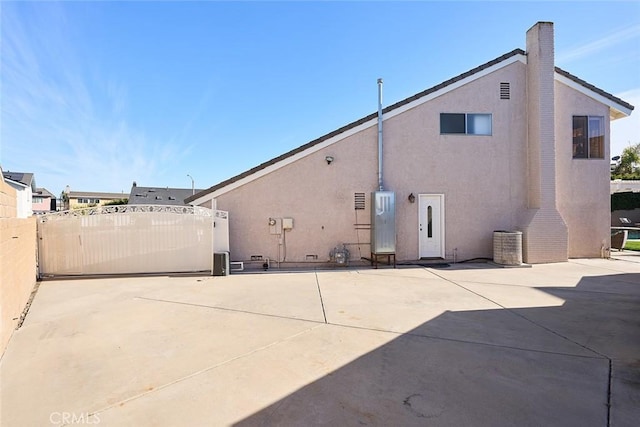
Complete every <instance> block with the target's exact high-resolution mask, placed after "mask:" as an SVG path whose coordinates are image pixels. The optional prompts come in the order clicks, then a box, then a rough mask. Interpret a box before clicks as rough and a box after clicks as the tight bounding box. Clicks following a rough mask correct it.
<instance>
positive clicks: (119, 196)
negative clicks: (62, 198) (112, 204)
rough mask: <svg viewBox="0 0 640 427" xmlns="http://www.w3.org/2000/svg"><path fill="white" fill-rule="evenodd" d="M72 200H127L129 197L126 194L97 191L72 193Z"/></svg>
mask: <svg viewBox="0 0 640 427" xmlns="http://www.w3.org/2000/svg"><path fill="white" fill-rule="evenodd" d="M69 198H70V199H78V198H92V199H126V198H127V195H126V194H124V193H99V192H96V191H93V192H91V191H70V192H69Z"/></svg>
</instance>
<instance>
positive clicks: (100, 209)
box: [38, 205, 226, 222]
mask: <svg viewBox="0 0 640 427" xmlns="http://www.w3.org/2000/svg"><path fill="white" fill-rule="evenodd" d="M136 212H157V213H171V214H184V215H198V216H204V217H211V216H213V215H214V213H213V211H212V210H211V209H208V208H203V207H201V206H175V205H174V206H171V205H113V206H93V207H90V208H82V209H72V210H68V211H60V212H52V213H48V214H44V215H38V221H39V222H47V221H53V220H58V219H62V218H69V217H76V216H77V217H83V216H87V215H105V214H118V213H136ZM218 212H224V211H218ZM225 214H226V212H225ZM216 216H218V214H216Z"/></svg>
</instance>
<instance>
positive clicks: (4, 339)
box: [0, 181, 36, 354]
mask: <svg viewBox="0 0 640 427" xmlns="http://www.w3.org/2000/svg"><path fill="white" fill-rule="evenodd" d="M0 184H1V188H0V196H1V197H0V212H1V213H2V215H1V218H0V325H1V326H0V354H2V353H4V349H5V347H6V345H7V343H8V342H9V338H11V334H12V333H13V331H14V329H15V327H16V324H17V322H18V319H19V318H20V314H21V313H22V311H23V310H24V308H25V305H26V303H27V301H28V299H29V295H30V294H31V291H32V289H33V286H34V285H35V282H36V219H35V218H34V217H30V218H15V216H16V209H15V204H16V198H15V195H14V194H12V193H13V192H12V191H11V190H13V189H12V188H11V187H9V185H8V184H6V183H5V182H4V181H2V182H1V183H0ZM11 216H13V217H11Z"/></svg>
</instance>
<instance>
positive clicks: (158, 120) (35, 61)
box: [0, 1, 640, 194]
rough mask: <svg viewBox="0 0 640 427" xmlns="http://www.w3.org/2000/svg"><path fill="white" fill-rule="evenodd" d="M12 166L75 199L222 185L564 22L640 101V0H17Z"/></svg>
mask: <svg viewBox="0 0 640 427" xmlns="http://www.w3.org/2000/svg"><path fill="white" fill-rule="evenodd" d="M0 8H1V9H0V14H1V24H2V39H1V41H0V43H1V44H0V48H1V67H2V68H1V69H0V83H1V87H0V90H1V91H0V94H1V99H0V102H1V122H0V126H1V129H0V143H1V145H0V164H1V165H2V168H3V169H4V170H12V171H24V172H34V173H35V174H36V181H37V184H38V186H42V187H46V188H47V189H48V190H49V191H51V192H53V193H54V194H60V192H61V191H62V190H63V189H64V187H65V186H66V185H67V184H68V185H69V186H70V187H71V189H72V190H76V191H109V192H121V191H124V192H125V193H128V192H129V190H130V188H131V183H132V181H134V180H135V181H137V183H138V185H141V186H168V187H184V188H188V187H190V186H191V181H190V179H189V178H188V177H187V174H190V175H191V176H193V178H194V179H195V184H196V187H197V188H207V187H209V186H211V185H214V184H216V183H218V182H220V181H222V180H224V179H226V178H229V177H231V176H234V175H236V174H238V173H241V172H243V171H245V170H247V169H249V168H251V167H253V166H255V165H257V164H259V163H262V162H264V161H266V160H269V159H271V158H273V157H275V156H278V155H280V154H282V153H284V152H286V151H288V150H290V149H293V148H295V147H298V146H300V145H302V144H304V143H306V142H308V141H310V140H313V139H315V138H317V137H320V136H322V135H324V134H326V133H328V132H331V131H333V130H335V129H336V128H338V127H340V126H343V125H345V124H347V123H350V122H352V121H354V120H357V119H359V118H361V117H363V116H365V115H367V114H369V113H372V112H374V111H375V110H376V108H377V85H376V79H377V78H378V77H382V78H383V79H384V82H385V83H384V104H385V105H389V104H391V103H393V102H396V101H399V100H401V99H404V98H406V97H408V96H411V95H413V94H415V93H417V92H420V91H422V90H424V89H427V88H429V87H432V86H434V85H437V84H439V83H441V82H442V81H444V80H447V79H449V78H451V77H454V76H456V75H458V74H461V73H463V72H465V71H468V70H469V69H472V68H474V67H476V66H478V65H480V64H483V63H485V62H487V61H489V60H492V59H494V58H496V57H498V56H500V55H502V54H504V53H507V52H509V51H511V50H513V49H515V48H522V49H524V48H525V32H526V31H527V30H528V29H529V28H530V27H531V26H532V25H533V24H535V22H537V21H553V22H554V23H555V35H556V64H557V65H558V66H559V67H561V68H563V69H565V70H567V71H569V72H570V73H572V74H575V75H577V76H578V77H580V78H582V79H584V80H586V81H588V82H590V83H592V84H594V85H596V86H598V87H600V88H601V89H604V90H606V91H608V92H610V93H613V94H615V95H617V96H620V97H622V98H623V99H624V100H625V101H628V102H630V103H631V104H633V105H636V106H637V108H636V111H635V112H634V113H633V114H632V115H631V117H629V118H626V119H623V120H620V121H617V122H614V123H613V124H612V155H615V154H619V152H621V151H622V149H623V148H624V147H625V146H627V145H628V144H629V143H636V142H640V111H637V110H640V2H638V1H634V2H615V1H613V2H612V1H609V2H279V3H272V2H187V3H185V2H60V3H58V2H7V1H2V2H0Z"/></svg>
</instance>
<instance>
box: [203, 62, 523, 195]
mask: <svg viewBox="0 0 640 427" xmlns="http://www.w3.org/2000/svg"><path fill="white" fill-rule="evenodd" d="M515 62H521V63H523V64H526V63H527V57H526V56H525V55H521V54H517V55H513V56H511V57H509V58H507V59H505V60H504V61H502V62H500V63H498V64H494V65H492V66H490V67H487V68H485V69H483V70H481V71H478V72H477V73H474V74H472V75H470V76H468V77H465V78H464V79H460V80H458V81H456V82H454V83H451V84H449V85H447V86H445V87H443V88H442V89H440V90H437V91H435V92H432V93H430V94H427V95H425V96H423V97H421V98H418V99H416V100H415V101H412V102H410V103H408V104H406V105H403V106H401V107H398V108H395V109H393V110H392V111H389V112H388V113H384V114H383V115H382V121H383V122H384V121H385V120H388V119H391V118H393V117H395V116H397V115H399V114H402V113H404V112H405V111H408V110H410V109H412V108H415V107H418V106H420V105H422V104H424V103H425V102H429V101H431V100H432V99H435V98H437V97H439V96H442V95H444V94H446V93H448V92H451V91H452V90H455V89H457V88H459V87H461V86H464V85H466V84H468V83H471V82H473V81H475V80H478V79H480V78H482V77H484V76H486V75H488V74H491V73H493V72H495V71H497V70H499V69H502V68H504V67H506V66H508V65H511V64H513V63H515ZM377 123H378V119H377V118H374V119H371V120H369V121H367V122H365V123H362V124H361V125H358V126H356V127H354V128H351V129H349V130H346V131H344V132H342V133H341V134H339V135H336V136H334V137H332V138H329V139H327V140H326V141H323V142H321V143H319V144H316V145H314V146H313V147H309V148H308V149H306V150H304V151H301V152H299V153H296V154H294V155H292V156H290V157H287V158H286V159H283V160H281V161H279V162H277V163H274V164H272V165H269V166H267V167H266V168H264V169H261V170H259V171H257V172H255V173H253V174H251V175H249V176H246V177H244V178H242V179H239V180H238V181H235V182H232V183H231V184H229V185H226V186H224V187H223V188H220V189H218V190H216V191H213V192H211V193H207V194H205V195H203V196H202V197H199V198H197V199H194V200H192V201H191V204H192V205H199V204H202V203H205V202H207V201H209V200H211V199H215V198H216V197H218V196H221V195H223V194H225V193H227V192H229V191H231V190H234V189H236V188H238V187H240V186H242V185H245V184H247V183H249V182H251V181H253V180H255V179H258V178H260V177H263V176H265V175H267V174H269V173H271V172H274V171H276V170H278V169H280V168H282V167H284V166H287V165H289V164H291V163H293V162H295V161H297V160H299V159H301V158H303V157H306V156H308V155H310V154H313V153H315V152H317V151H320V150H322V149H324V148H326V147H328V146H330V145H333V144H335V143H336V142H339V141H341V140H343V139H345V138H348V137H350V136H351V135H354V134H356V133H358V132H361V131H363V130H365V129H367V128H369V127H371V126H375V125H376V124H377Z"/></svg>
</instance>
